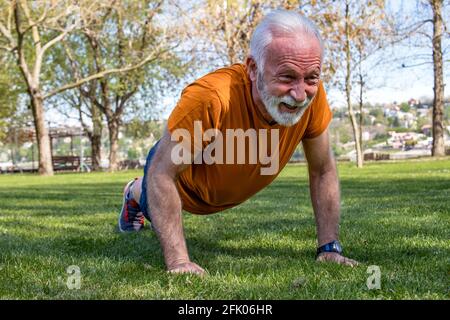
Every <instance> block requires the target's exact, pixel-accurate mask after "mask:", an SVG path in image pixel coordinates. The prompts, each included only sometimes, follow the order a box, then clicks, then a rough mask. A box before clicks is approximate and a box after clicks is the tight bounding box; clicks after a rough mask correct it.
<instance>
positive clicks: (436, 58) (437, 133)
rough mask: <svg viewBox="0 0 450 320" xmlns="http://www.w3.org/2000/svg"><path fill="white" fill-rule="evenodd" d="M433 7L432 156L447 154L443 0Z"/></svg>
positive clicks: (432, 2) (433, 2)
mask: <svg viewBox="0 0 450 320" xmlns="http://www.w3.org/2000/svg"><path fill="white" fill-rule="evenodd" d="M430 2H431V7H432V8H433V69H434V103H433V148H432V151H431V154H432V156H434V157H440V156H445V145H444V126H443V114H444V76H443V62H442V33H443V31H442V29H443V25H442V0H431V1H430Z"/></svg>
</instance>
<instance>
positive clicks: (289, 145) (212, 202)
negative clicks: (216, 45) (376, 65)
mask: <svg viewBox="0 0 450 320" xmlns="http://www.w3.org/2000/svg"><path fill="white" fill-rule="evenodd" d="M322 59H323V44H322V40H321V37H320V35H319V32H318V30H317V29H316V27H315V26H314V25H313V24H312V22H311V21H309V20H308V19H307V18H305V17H303V16H301V15H298V14H296V13H294V12H289V11H284V10H277V11H273V12H271V13H269V14H268V15H267V16H266V17H265V18H264V19H263V20H262V21H261V23H260V24H259V25H258V26H257V28H256V29H255V31H254V34H253V36H252V39H251V42H250V55H249V56H248V58H247V59H246V63H245V65H243V64H234V65H232V66H230V67H228V68H223V69H219V70H217V71H214V72H212V73H210V74H208V75H206V76H204V77H202V78H200V79H199V80H197V81H195V82H194V83H192V84H191V85H189V86H187V87H186V88H185V89H184V90H183V92H182V94H181V98H180V100H179V102H178V104H177V106H176V107H175V109H174V110H173V111H172V113H171V115H170V117H169V120H168V126H167V130H166V131H165V133H164V135H163V137H162V138H161V140H160V141H158V143H157V144H156V145H155V146H154V147H153V148H152V149H151V150H150V152H149V155H148V157H147V163H146V166H145V168H144V177H142V178H137V179H135V180H133V181H130V182H129V183H128V184H127V185H126V187H125V189H124V200H123V207H122V210H121V213H120V216H119V229H120V230H121V231H123V232H125V231H139V230H141V229H142V228H143V226H144V220H145V219H144V217H145V218H147V219H148V220H149V221H150V222H151V225H152V228H153V230H155V232H156V234H157V236H158V238H159V241H160V244H161V247H162V251H163V254H164V258H165V263H166V266H167V269H168V271H170V272H174V273H195V274H203V273H204V272H205V271H204V270H203V269H202V268H201V267H200V266H199V265H197V264H196V263H194V262H192V261H191V260H190V258H189V255H188V251H187V247H186V240H185V237H184V234H183V227H182V214H181V212H182V209H184V210H186V211H189V212H191V213H194V214H211V213H215V212H218V211H222V210H225V209H227V208H231V207H233V206H236V205H238V204H240V203H242V202H244V201H245V200H247V199H248V198H250V197H251V196H252V195H254V194H255V193H257V192H258V191H260V190H261V189H263V188H264V187H266V186H267V185H268V184H270V183H271V182H272V181H273V180H274V179H275V178H276V176H277V175H278V174H279V172H280V171H281V170H282V169H283V167H284V166H285V165H286V163H287V162H288V161H289V159H290V157H291V156H292V154H293V152H294V151H295V148H296V147H297V145H298V144H299V143H300V141H302V143H303V148H304V152H305V155H306V158H307V161H308V168H309V177H310V191H311V199H312V205H313V209H314V214H315V220H316V225H317V239H318V249H317V256H316V259H317V261H332V262H336V263H340V264H345V265H350V266H353V265H356V264H357V262H356V261H354V260H351V259H348V258H346V257H344V256H343V255H342V249H341V246H340V244H339V241H338V233H339V216H340V211H339V205H340V199H339V182H338V177H337V172H336V165H335V161H334V159H333V156H332V152H331V150H330V145H329V137H328V131H327V127H328V124H329V122H330V120H331V117H332V115H331V111H330V109H329V106H328V103H327V99H326V94H325V91H324V88H323V85H322V83H321V80H320V73H321V66H322ZM211 130H212V131H211ZM233 130H234V131H233ZM250 130H256V131H258V133H257V134H254V135H253V136H252V135H251V134H246V136H245V137H244V138H249V137H251V136H252V137H253V138H255V137H257V140H258V143H259V144H258V145H257V146H256V148H257V147H260V150H259V155H260V156H261V150H262V149H264V150H265V151H264V152H263V153H266V152H269V147H268V146H267V137H269V138H270V141H271V143H270V153H271V157H270V160H271V161H272V162H276V163H271V164H270V168H267V166H266V165H267V164H269V162H268V161H266V160H267V154H266V155H265V157H259V159H257V160H256V161H255V157H254V153H255V148H252V146H251V143H250V140H251V139H247V140H246V141H248V143H245V144H241V145H237V146H232V148H231V149H229V148H228V147H229V145H230V142H229V141H227V142H226V143H222V142H223V138H222V137H220V139H218V137H219V135H222V136H223V135H225V134H226V138H229V137H230V135H229V134H228V133H229V132H234V133H236V132H238V133H241V134H242V133H243V132H244V133H248V132H250ZM207 132H208V134H207ZM211 132H213V133H214V135H213V134H210V133H211ZM212 136H214V137H215V139H212ZM236 136H238V134H236V135H234V136H232V137H233V139H234V138H235V137H236ZM180 137H181V138H182V139H180ZM199 137H200V140H199V139H198V138H199ZM274 139H275V143H273V140H274ZM180 140H181V141H180ZM219 142H221V143H219ZM213 143H215V148H214V149H215V156H214V157H212V152H211V150H208V147H210V146H211V145H212V144H213ZM225 146H226V147H227V148H225ZM253 147H255V146H253ZM235 151H236V152H237V153H239V152H240V151H241V152H242V151H244V157H243V158H241V159H239V160H238V161H236V157H235V154H234V152H235ZM205 152H208V154H209V160H211V159H212V158H214V159H213V160H216V161H206V160H207V159H206V158H207V157H205ZM223 152H224V153H226V159H227V161H226V163H224V161H223ZM182 153H184V155H183V156H182V159H184V160H185V161H180V155H181V154H182ZM252 153H253V155H252ZM186 154H187V155H188V156H187V157H186ZM199 155H200V156H199ZM202 157H204V159H205V161H202V160H203V158H202ZM238 158H239V156H238ZM217 160H219V161H217ZM228 160H230V161H231V162H230V161H228ZM233 160H234V162H233ZM251 160H252V161H251ZM263 160H264V161H263ZM236 162H237V163H236ZM264 169H266V170H265V171H264ZM237 181H238V183H236V182H237Z"/></svg>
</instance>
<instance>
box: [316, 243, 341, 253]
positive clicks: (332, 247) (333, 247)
mask: <svg viewBox="0 0 450 320" xmlns="http://www.w3.org/2000/svg"><path fill="white" fill-rule="evenodd" d="M322 252H337V253H339V254H341V253H342V247H341V244H340V243H339V241H337V240H334V241H331V242H330V243H327V244H324V245H323V246H321V247H319V248H318V249H317V253H316V257H317V256H318V255H319V254H321V253H322Z"/></svg>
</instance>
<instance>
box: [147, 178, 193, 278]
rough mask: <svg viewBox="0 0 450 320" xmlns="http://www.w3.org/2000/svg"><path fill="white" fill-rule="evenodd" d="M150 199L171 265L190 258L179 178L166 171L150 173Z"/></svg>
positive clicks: (148, 181)
mask: <svg viewBox="0 0 450 320" xmlns="http://www.w3.org/2000/svg"><path fill="white" fill-rule="evenodd" d="M147 186H148V187H147V199H148V204H149V208H148V209H149V214H150V218H151V220H152V225H153V228H154V229H155V231H156V234H157V235H158V238H159V241H160V243H161V248H162V251H163V254H164V260H165V263H166V266H167V269H169V270H170V269H171V268H173V267H174V266H175V265H177V264H180V263H185V262H188V261H189V255H188V251H187V247H186V240H185V238H184V234H183V223H182V214H181V210H182V207H181V200H180V196H179V195H178V190H177V188H176V184H175V181H174V180H173V179H172V178H171V177H169V176H167V175H164V174H158V173H152V174H149V177H148V180H147Z"/></svg>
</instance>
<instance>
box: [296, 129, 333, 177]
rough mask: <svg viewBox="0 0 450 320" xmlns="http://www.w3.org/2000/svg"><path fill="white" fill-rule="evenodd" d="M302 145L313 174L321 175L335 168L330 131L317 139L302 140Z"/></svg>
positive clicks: (326, 131)
mask: <svg viewBox="0 0 450 320" xmlns="http://www.w3.org/2000/svg"><path fill="white" fill-rule="evenodd" d="M302 144H303V150H304V152H305V156H306V160H307V161H308V167H309V170H310V172H311V173H321V172H324V171H328V170H330V169H332V168H334V159H333V153H332V151H331V148H330V139H329V135H328V129H326V130H325V131H324V132H322V133H321V134H320V135H319V136H317V137H315V138H312V139H304V140H302Z"/></svg>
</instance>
